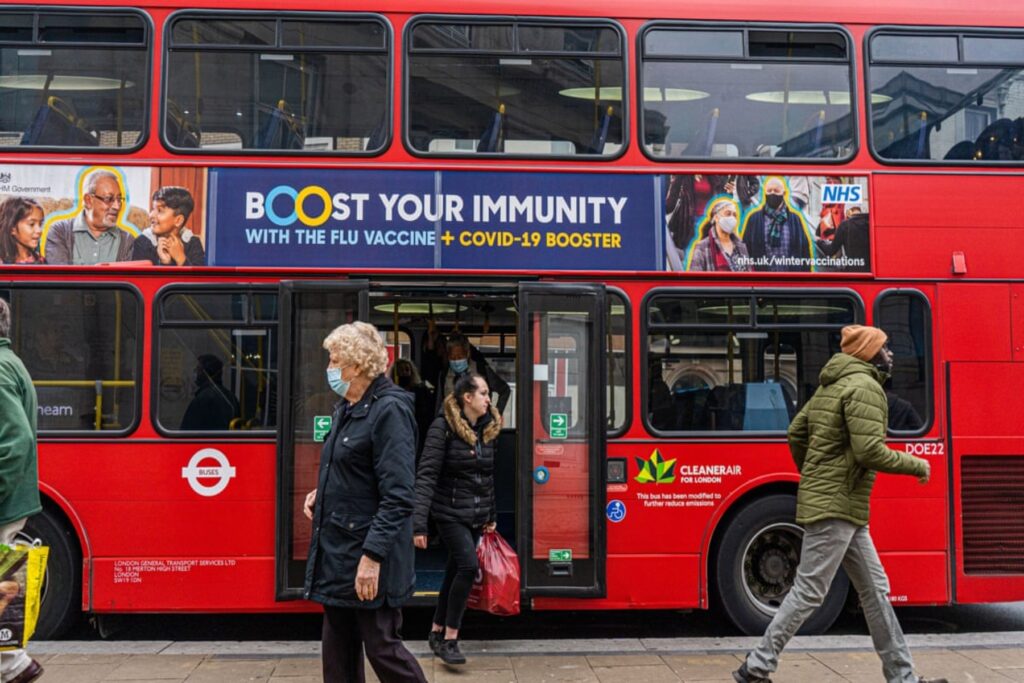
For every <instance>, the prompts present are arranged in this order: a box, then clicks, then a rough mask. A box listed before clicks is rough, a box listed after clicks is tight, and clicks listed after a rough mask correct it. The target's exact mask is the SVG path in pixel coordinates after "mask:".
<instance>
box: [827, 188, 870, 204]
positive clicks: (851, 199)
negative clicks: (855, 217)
mask: <svg viewBox="0 0 1024 683" xmlns="http://www.w3.org/2000/svg"><path fill="white" fill-rule="evenodd" d="M862 201H864V188H863V187H861V186H860V185H823V186H822V188H821V203H822V204H859V203H861V202H862Z"/></svg>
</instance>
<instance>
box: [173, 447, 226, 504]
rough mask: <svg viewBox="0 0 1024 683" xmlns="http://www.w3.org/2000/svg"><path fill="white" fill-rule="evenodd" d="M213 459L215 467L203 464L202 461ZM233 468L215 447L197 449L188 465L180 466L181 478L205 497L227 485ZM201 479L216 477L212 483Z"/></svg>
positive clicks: (212, 494)
mask: <svg viewBox="0 0 1024 683" xmlns="http://www.w3.org/2000/svg"><path fill="white" fill-rule="evenodd" d="M206 460H213V461H214V462H215V463H217V465H216V467H210V466H208V465H207V466H204V461H206ZM235 474H236V471H235V468H234V467H232V466H231V463H230V462H228V458H227V456H226V455H224V454H223V453H221V452H220V451H218V450H217V449H216V448H204V449H202V450H200V451H197V452H196V454H195V455H193V456H192V459H191V460H189V461H188V467H182V468H181V478H182V479H186V480H188V485H189V486H191V487H192V490H193V491H195V492H196V493H198V494H199V495H200V496H205V497H207V498H209V497H211V496H216V495H217V494H219V493H221V492H222V491H223V490H224V489H226V488H227V487H228V483H230V481H231V479H232V478H233V477H234V476H235ZM203 479H216V480H217V481H216V482H214V483H213V484H209V485H208V484H205V483H203V481H201V480H203Z"/></svg>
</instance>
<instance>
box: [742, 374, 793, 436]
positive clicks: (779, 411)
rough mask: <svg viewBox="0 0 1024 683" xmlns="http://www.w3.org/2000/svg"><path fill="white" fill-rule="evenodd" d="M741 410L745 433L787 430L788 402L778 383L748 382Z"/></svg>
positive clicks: (745, 385)
mask: <svg viewBox="0 0 1024 683" xmlns="http://www.w3.org/2000/svg"><path fill="white" fill-rule="evenodd" d="M742 386H744V387H746V392H745V396H744V399H745V404H746V405H744V409H743V429H744V430H745V431H761V432H766V431H785V430H786V429H788V428H789V401H787V400H786V396H785V392H784V391H783V389H782V385H781V384H779V383H778V382H748V383H747V384H744V385H742Z"/></svg>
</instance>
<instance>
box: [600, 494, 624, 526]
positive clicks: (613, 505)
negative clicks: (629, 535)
mask: <svg viewBox="0 0 1024 683" xmlns="http://www.w3.org/2000/svg"><path fill="white" fill-rule="evenodd" d="M604 514H605V516H607V517H608V521H609V522H615V523H618V522H621V521H622V520H624V519H625V518H626V504H625V503H623V502H622V501H621V500H610V501H608V505H607V506H606V507H605V509H604Z"/></svg>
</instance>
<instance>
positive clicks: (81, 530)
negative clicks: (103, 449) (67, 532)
mask: <svg viewBox="0 0 1024 683" xmlns="http://www.w3.org/2000/svg"><path fill="white" fill-rule="evenodd" d="M39 493H40V497H41V498H42V503H43V507H44V508H49V509H50V510H51V512H54V513H58V514H59V515H60V517H61V518H62V521H64V522H65V523H66V524H68V526H69V527H70V528H71V530H72V531H73V532H74V536H75V539H76V540H77V541H78V550H79V552H80V553H81V557H80V558H79V560H80V562H81V565H82V566H81V567H79V569H80V570H81V571H82V596H81V600H82V609H83V610H88V609H89V608H90V607H91V606H92V600H91V599H90V595H91V590H92V582H91V581H90V580H89V579H90V576H89V574H90V572H86V570H85V568H86V567H87V566H89V558H90V557H92V547H91V545H90V543H89V533H88V532H87V531H86V529H85V524H84V523H83V522H82V518H81V517H79V516H78V512H77V511H76V510H75V507H74V506H73V505H72V504H71V502H70V501H68V499H67V498H65V497H64V496H62V495H61V494H60V492H58V491H57V489H55V488H53V487H52V486H50V485H49V484H47V483H45V482H43V481H40V482H39Z"/></svg>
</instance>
